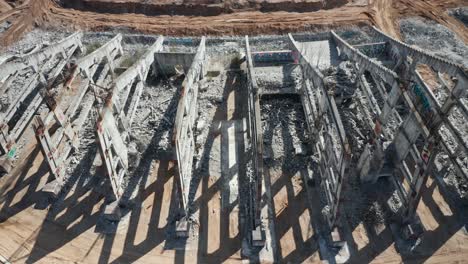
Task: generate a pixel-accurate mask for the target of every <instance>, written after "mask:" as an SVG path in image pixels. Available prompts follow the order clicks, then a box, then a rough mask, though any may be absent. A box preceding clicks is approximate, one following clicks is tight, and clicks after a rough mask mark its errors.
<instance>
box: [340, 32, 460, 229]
mask: <svg viewBox="0 0 468 264" xmlns="http://www.w3.org/2000/svg"><path fill="white" fill-rule="evenodd" d="M374 31H375V32H376V34H377V35H378V36H379V38H381V39H383V40H384V41H385V42H386V45H387V47H389V50H390V51H389V53H390V54H391V56H392V57H393V58H394V60H395V61H396V64H395V67H394V69H393V70H390V69H388V68H386V67H384V66H382V65H380V64H378V63H376V62H375V61H373V60H372V59H370V58H369V57H367V56H366V55H364V54H363V53H361V52H360V51H359V50H357V49H356V48H354V47H352V46H351V45H349V44H348V43H346V41H344V40H343V39H341V38H340V37H339V36H338V35H337V34H336V33H334V32H331V35H332V37H333V39H334V40H335V42H336V43H337V45H338V47H339V48H340V49H341V50H342V51H343V52H344V54H346V56H347V57H348V58H349V59H350V60H351V61H353V62H354V63H355V67H356V69H357V71H358V72H359V76H361V78H362V75H363V74H364V72H365V71H368V72H370V73H371V76H372V78H374V82H375V83H377V84H378V88H379V89H378V91H379V94H375V93H372V92H371V90H370V89H369V87H368V85H366V83H365V82H364V81H363V80H362V79H361V82H360V85H361V90H362V91H363V92H364V93H365V94H366V96H367V98H368V103H369V105H370V106H371V109H372V110H373V115H374V123H372V124H371V126H372V127H373V131H374V135H373V139H372V140H371V141H370V142H369V144H368V145H367V147H366V150H365V151H364V152H363V153H362V155H361V157H360V160H359V164H358V169H359V170H360V174H361V177H362V179H363V180H365V181H375V180H376V179H377V178H378V177H380V176H389V175H391V176H396V177H397V178H399V180H398V182H397V184H398V186H399V188H398V190H399V195H400V197H401V198H402V200H403V201H404V204H405V209H404V210H405V211H404V214H403V215H404V217H403V222H402V224H403V225H405V226H406V228H405V229H404V235H405V237H406V238H415V237H417V236H418V235H419V234H421V232H423V230H422V228H421V227H417V225H415V223H417V219H416V218H415V217H416V215H415V214H416V209H417V206H418V204H419V201H420V199H421V194H422V192H423V191H424V189H425V185H426V181H427V178H428V176H429V175H430V174H431V170H432V166H434V158H435V156H436V154H437V153H438V149H439V148H444V149H445V151H447V152H448V153H449V157H450V159H451V161H452V162H453V164H454V165H455V168H457V172H458V173H460V175H463V177H465V178H466V173H465V172H464V171H463V169H462V168H461V167H462V165H461V164H460V159H459V158H458V156H459V155H467V145H466V142H464V140H463V138H462V135H461V132H460V131H458V130H457V128H455V126H454V124H453V123H452V122H451V121H450V119H449V115H450V112H451V111H454V109H459V111H460V112H461V113H462V114H463V115H464V118H465V120H466V118H467V113H468V112H467V111H466V105H464V104H463V103H462V102H461V98H463V97H464V96H466V92H467V81H468V77H467V71H466V69H464V68H463V67H462V66H460V65H456V64H453V63H451V62H448V61H446V60H444V59H441V58H438V57H435V56H433V55H431V54H429V53H427V52H425V51H423V50H421V49H418V48H414V47H411V46H409V45H407V44H405V43H403V42H400V41H398V40H395V39H393V38H391V37H389V36H387V35H386V34H384V33H383V32H381V31H380V30H378V29H376V28H374ZM377 45H378V46H381V45H382V44H380V43H379V44H373V46H377ZM421 64H424V65H427V66H429V68H430V69H432V70H433V71H435V72H436V73H437V76H438V78H439V81H440V82H441V83H442V84H443V87H442V89H446V90H448V94H449V95H448V97H447V99H446V100H445V102H439V101H438V100H437V99H436V97H435V96H434V94H433V91H432V90H431V89H430V88H429V87H428V86H427V85H426V84H425V83H424V81H423V79H422V78H421V75H420V73H419V72H418V65H421ZM396 71H397V72H398V74H397V72H396ZM444 75H445V76H451V77H450V80H451V82H452V83H453V84H452V85H449V84H448V83H447V82H446V81H445V80H444V79H445V77H444ZM387 87H389V88H387ZM375 96H380V97H381V98H383V99H384V104H383V105H379V104H378V103H377V100H376V98H375ZM398 105H403V107H404V108H405V109H406V110H408V111H409V112H408V113H403V115H404V116H402V114H400V113H399V112H398V111H396V107H397V106H398ZM392 118H393V120H396V121H397V123H398V128H397V130H396V131H391V130H392V129H391V128H390V127H389V120H390V119H392ZM441 128H445V129H441ZM447 140H453V141H455V142H456V146H457V147H456V149H455V150H451V149H449V147H448V145H449V144H448V143H447ZM388 142H390V144H388ZM461 153H464V154H461ZM392 168H395V171H393V169H392ZM400 176H401V177H400ZM415 221H416V222H415Z"/></svg>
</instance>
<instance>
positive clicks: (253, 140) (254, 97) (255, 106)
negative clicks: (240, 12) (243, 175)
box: [245, 36, 265, 246]
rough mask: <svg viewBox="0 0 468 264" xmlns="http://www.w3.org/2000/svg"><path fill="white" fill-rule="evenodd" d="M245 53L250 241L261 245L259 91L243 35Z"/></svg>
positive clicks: (261, 159) (261, 146)
mask: <svg viewBox="0 0 468 264" xmlns="http://www.w3.org/2000/svg"><path fill="white" fill-rule="evenodd" d="M245 54H246V62H247V82H248V84H247V96H248V98H247V100H248V124H249V125H248V126H249V129H248V131H249V133H248V134H249V137H250V146H251V150H252V153H251V158H252V166H253V168H252V169H253V173H254V178H255V182H254V184H255V185H256V186H255V187H253V188H250V191H251V192H252V193H250V196H251V197H250V199H249V201H250V202H251V204H250V208H249V209H250V211H251V217H252V223H251V234H252V237H251V242H252V245H253V246H263V245H264V243H265V238H264V236H263V233H264V231H263V230H262V216H261V215H262V204H263V203H262V189H263V187H262V185H263V179H264V169H263V133H262V127H261V125H262V122H261V113H260V91H259V88H258V85H257V81H256V78H255V70H254V64H253V62H254V60H253V56H252V52H251V51H250V44H249V37H248V36H245Z"/></svg>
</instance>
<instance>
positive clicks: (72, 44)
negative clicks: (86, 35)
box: [0, 32, 84, 82]
mask: <svg viewBox="0 0 468 264" xmlns="http://www.w3.org/2000/svg"><path fill="white" fill-rule="evenodd" d="M82 37H83V33H81V32H77V33H74V34H72V35H70V36H68V37H66V38H64V39H63V40H61V41H59V42H57V43H56V44H52V45H50V46H48V47H46V48H43V49H41V50H39V51H36V52H33V53H28V54H25V55H22V56H19V57H16V56H15V57H12V58H10V59H8V60H7V61H4V62H3V63H2V64H0V82H3V81H4V80H5V79H6V78H8V77H10V76H12V75H15V74H16V73H18V72H19V71H21V70H24V69H26V68H32V69H33V70H34V71H35V72H37V71H38V68H39V67H40V66H41V65H42V64H43V63H44V61H47V60H50V59H52V58H53V57H55V56H56V55H58V54H60V53H62V54H63V53H64V52H67V51H68V50H70V49H76V46H77V45H78V47H79V48H80V50H81V52H83V51H84V48H83V45H82V44H81V38H82Z"/></svg>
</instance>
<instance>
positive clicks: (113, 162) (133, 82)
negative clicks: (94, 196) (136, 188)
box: [96, 37, 164, 220]
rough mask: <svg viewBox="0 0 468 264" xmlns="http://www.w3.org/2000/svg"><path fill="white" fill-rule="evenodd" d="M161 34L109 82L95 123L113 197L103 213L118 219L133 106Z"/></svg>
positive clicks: (159, 47) (134, 106) (156, 50)
mask: <svg viewBox="0 0 468 264" xmlns="http://www.w3.org/2000/svg"><path fill="white" fill-rule="evenodd" d="M163 40H164V38H163V37H159V38H158V40H157V41H156V42H155V43H154V44H153V45H152V46H151V47H150V48H149V49H148V50H147V51H146V52H145V54H144V55H143V56H142V57H141V58H140V59H139V60H138V61H137V62H136V63H135V64H133V65H132V66H131V67H130V68H128V69H127V70H126V71H125V72H124V73H122V74H121V75H120V76H119V77H118V78H117V79H116V80H115V82H114V83H113V84H112V91H111V92H110V93H109V95H108V97H107V99H106V102H105V104H104V107H103V109H102V110H101V113H100V117H99V120H98V123H97V128H96V134H97V138H98V142H99V150H100V154H101V159H102V162H103V164H104V166H105V168H106V174H107V175H108V176H109V179H110V182H111V186H112V190H113V192H114V195H115V198H116V200H115V201H114V202H113V203H111V204H110V205H108V206H107V207H106V210H105V212H104V214H105V215H106V216H107V217H108V218H110V219H112V220H118V219H120V216H121V214H120V205H119V203H120V200H121V198H122V195H123V189H122V180H123V177H124V176H125V175H126V174H127V173H128V168H129V164H128V156H129V153H128V148H127V146H126V145H127V143H128V140H129V134H130V133H131V127H132V123H133V118H134V116H135V112H136V108H137V106H138V102H139V101H140V97H141V94H142V91H143V84H144V83H145V81H146V78H147V75H148V73H149V71H150V68H151V67H152V65H153V62H154V60H155V55H154V54H155V53H156V52H158V51H159V50H161V49H162V44H163Z"/></svg>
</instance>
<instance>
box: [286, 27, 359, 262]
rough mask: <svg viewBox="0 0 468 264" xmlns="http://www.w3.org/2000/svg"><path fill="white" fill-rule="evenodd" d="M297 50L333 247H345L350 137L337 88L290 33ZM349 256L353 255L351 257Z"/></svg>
mask: <svg viewBox="0 0 468 264" xmlns="http://www.w3.org/2000/svg"><path fill="white" fill-rule="evenodd" d="M289 39H290V41H291V44H292V47H293V51H294V52H295V53H296V54H297V56H298V57H299V64H300V65H301V68H302V73H303V80H302V89H301V91H300V93H301V99H302V102H303V107H304V112H305V114H306V122H307V126H308V129H309V133H310V134H311V137H310V138H311V139H312V140H311V141H312V142H310V143H311V145H312V146H313V148H314V153H315V154H316V155H318V157H317V158H318V165H319V168H318V169H319V173H320V185H321V188H322V190H323V191H324V192H325V196H326V199H327V207H328V208H326V212H325V218H326V220H327V222H328V225H329V227H330V229H332V230H333V229H334V231H333V235H332V239H333V243H334V244H333V245H332V246H333V247H340V248H344V250H345V251H347V248H346V243H345V242H343V241H342V238H340V235H339V230H338V229H337V226H338V225H339V223H338V221H339V214H338V207H339V205H340V201H341V188H342V184H343V182H344V177H346V174H347V173H348V169H347V168H348V166H349V163H350V159H351V149H350V146H349V143H348V140H347V138H346V133H345V131H344V128H343V123H342V121H341V117H340V114H339V113H338V108H337V106H336V103H335V99H334V96H333V93H334V91H333V89H332V87H329V86H330V84H329V83H326V82H325V80H324V76H323V74H322V73H321V72H320V70H318V68H317V67H316V66H314V65H313V64H312V63H311V62H310V61H309V58H308V57H307V56H306V55H305V53H304V48H303V47H302V46H301V44H300V43H297V42H296V41H295V40H294V38H293V36H292V35H291V34H289ZM348 255H349V254H348Z"/></svg>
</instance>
